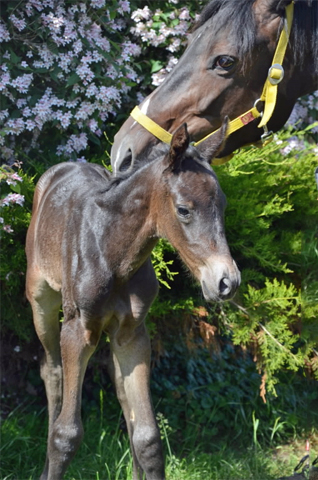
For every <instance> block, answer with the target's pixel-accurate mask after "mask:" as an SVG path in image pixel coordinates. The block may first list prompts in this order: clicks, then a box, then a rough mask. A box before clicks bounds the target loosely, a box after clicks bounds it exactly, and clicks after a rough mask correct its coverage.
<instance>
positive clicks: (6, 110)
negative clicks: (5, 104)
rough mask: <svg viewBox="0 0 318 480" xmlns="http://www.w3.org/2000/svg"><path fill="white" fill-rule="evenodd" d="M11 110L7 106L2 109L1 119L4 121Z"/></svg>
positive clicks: (0, 112)
mask: <svg viewBox="0 0 318 480" xmlns="http://www.w3.org/2000/svg"><path fill="white" fill-rule="evenodd" d="M8 116H9V112H8V109H7V108H6V109H5V110H0V121H3V120H4V119H5V118H8Z"/></svg>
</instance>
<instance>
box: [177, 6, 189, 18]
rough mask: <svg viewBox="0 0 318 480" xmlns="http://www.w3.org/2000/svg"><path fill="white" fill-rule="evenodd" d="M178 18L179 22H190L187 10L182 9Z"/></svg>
mask: <svg viewBox="0 0 318 480" xmlns="http://www.w3.org/2000/svg"><path fill="white" fill-rule="evenodd" d="M179 18H180V20H191V17H190V13H189V10H188V9H187V8H182V10H181V13H180V15H179Z"/></svg>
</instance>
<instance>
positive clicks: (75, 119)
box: [0, 0, 141, 162]
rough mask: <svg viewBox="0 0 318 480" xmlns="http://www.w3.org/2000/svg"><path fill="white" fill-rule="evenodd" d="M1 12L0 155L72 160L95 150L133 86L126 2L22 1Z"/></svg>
mask: <svg viewBox="0 0 318 480" xmlns="http://www.w3.org/2000/svg"><path fill="white" fill-rule="evenodd" d="M1 8H2V20H1V23H0V35H1V36H0V41H1V48H2V52H3V55H2V62H1V65H0V72H1V74H0V92H1V96H2V99H3V100H2V105H1V113H0V122H1V137H0V144H1V156H2V158H3V159H5V160H6V161H8V162H12V161H13V160H15V159H16V156H17V155H19V156H21V155H23V156H24V155H25V154H26V155H28V156H30V157H33V156H34V155H36V156H37V157H40V156H42V157H46V156H49V158H51V159H52V158H53V157H54V156H58V159H59V160H60V161H62V160H65V159H73V160H76V159H77V158H78V157H79V156H81V155H82V153H83V152H85V153H88V151H89V150H88V149H89V143H90V142H91V143H92V144H93V145H94V144H95V145H96V144H97V145H98V144H99V143H100V138H101V135H102V131H103V129H104V128H105V122H106V121H107V120H108V119H109V118H110V117H111V116H112V115H114V113H115V112H116V110H117V109H118V107H119V106H120V105H121V101H122V97H123V95H124V94H126V93H127V92H128V91H129V90H130V89H131V87H132V86H134V85H135V84H136V81H137V80H138V75H137V73H136V71H135V70H134V68H133V60H134V57H136V56H138V55H139V54H140V51H141V48H140V46H138V45H137V44H136V43H133V42H132V41H131V40H130V39H129V37H128V36H127V34H128V33H129V30H128V28H127V20H129V18H130V2H129V1H127V0H119V1H114V0H112V1H107V4H106V1H105V0H91V1H83V2H79V3H74V2H71V1H68V0H61V1H59V2H58V3H56V2H55V1H54V0H41V1H40V0H27V1H22V2H6V3H4V4H3V5H2V7H1ZM22 152H23V153H22ZM19 160H22V158H19Z"/></svg>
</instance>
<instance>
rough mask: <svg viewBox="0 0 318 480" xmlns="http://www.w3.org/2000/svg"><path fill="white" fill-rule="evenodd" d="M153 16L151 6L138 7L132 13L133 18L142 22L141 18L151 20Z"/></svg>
mask: <svg viewBox="0 0 318 480" xmlns="http://www.w3.org/2000/svg"><path fill="white" fill-rule="evenodd" d="M150 17H151V10H150V9H149V7H147V6H145V7H144V8H137V10H135V11H134V12H133V13H132V15H131V18H132V19H133V20H135V22H140V21H141V20H149V18H150Z"/></svg>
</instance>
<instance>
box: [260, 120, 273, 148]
mask: <svg viewBox="0 0 318 480" xmlns="http://www.w3.org/2000/svg"><path fill="white" fill-rule="evenodd" d="M263 129H264V133H263V135H261V142H262V144H263V147H264V146H265V145H267V144H268V143H270V142H271V141H272V140H273V136H274V134H273V132H272V131H271V130H270V131H269V130H268V128H267V125H264V127H263Z"/></svg>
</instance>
